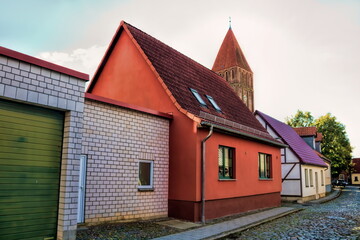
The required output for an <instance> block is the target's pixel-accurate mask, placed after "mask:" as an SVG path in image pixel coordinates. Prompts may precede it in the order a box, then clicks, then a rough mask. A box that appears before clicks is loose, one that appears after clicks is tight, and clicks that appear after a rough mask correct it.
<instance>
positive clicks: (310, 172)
mask: <svg viewBox="0 0 360 240" xmlns="http://www.w3.org/2000/svg"><path fill="white" fill-rule="evenodd" d="M312 172H313V171H312V169H309V175H310V187H314V179H313V174H312Z"/></svg>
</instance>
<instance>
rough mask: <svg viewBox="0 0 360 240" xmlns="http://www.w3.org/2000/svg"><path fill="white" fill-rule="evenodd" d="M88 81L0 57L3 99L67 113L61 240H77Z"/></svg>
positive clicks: (60, 202) (63, 157)
mask: <svg viewBox="0 0 360 240" xmlns="http://www.w3.org/2000/svg"><path fill="white" fill-rule="evenodd" d="M84 89H85V81H84V80H82V79H78V78H75V77H72V76H69V75H67V74H62V73H60V72H57V71H53V70H50V69H47V68H43V67H39V66H37V65H34V64H30V63H27V62H23V61H19V60H17V59H14V58H11V57H6V56H4V55H0V98H4V99H8V100H14V101H19V102H23V103H27V104H34V105H38V106H42V107H47V108H53V109H56V110H60V111H65V125H64V138H63V153H62V160H61V161H62V164H61V179H60V180H61V181H60V197H59V215H58V236H57V238H58V239H64V240H65V239H75V234H76V227H77V221H76V217H77V194H78V175H79V172H78V169H79V159H80V153H81V131H80V130H81V127H82V125H81V123H82V117H83V107H84Z"/></svg>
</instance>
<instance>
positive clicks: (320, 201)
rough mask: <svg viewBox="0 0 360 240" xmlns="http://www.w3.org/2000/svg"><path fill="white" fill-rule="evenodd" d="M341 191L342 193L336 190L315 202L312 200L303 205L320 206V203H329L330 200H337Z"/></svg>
mask: <svg viewBox="0 0 360 240" xmlns="http://www.w3.org/2000/svg"><path fill="white" fill-rule="evenodd" d="M341 191H342V190H341V189H336V190H334V191H332V192H331V193H330V194H329V195H327V196H326V197H323V198H319V199H317V200H312V201H308V202H305V203H304V204H303V205H306V204H321V203H325V202H328V201H331V200H333V199H335V198H337V197H338V196H340V194H341Z"/></svg>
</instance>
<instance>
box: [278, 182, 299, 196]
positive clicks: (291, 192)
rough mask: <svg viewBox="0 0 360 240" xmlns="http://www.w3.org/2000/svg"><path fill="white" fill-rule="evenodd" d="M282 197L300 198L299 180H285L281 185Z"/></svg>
mask: <svg viewBox="0 0 360 240" xmlns="http://www.w3.org/2000/svg"><path fill="white" fill-rule="evenodd" d="M281 195H282V196H300V195H301V190H300V180H285V181H284V182H283V183H282V191H281Z"/></svg>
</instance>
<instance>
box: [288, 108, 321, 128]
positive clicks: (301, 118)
mask: <svg viewBox="0 0 360 240" xmlns="http://www.w3.org/2000/svg"><path fill="white" fill-rule="evenodd" d="M314 123H315V120H314V117H313V116H312V115H311V113H310V112H303V111H301V110H298V111H297V112H296V114H295V116H291V117H287V118H286V124H287V125H290V126H292V127H310V126H314Z"/></svg>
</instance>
